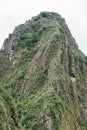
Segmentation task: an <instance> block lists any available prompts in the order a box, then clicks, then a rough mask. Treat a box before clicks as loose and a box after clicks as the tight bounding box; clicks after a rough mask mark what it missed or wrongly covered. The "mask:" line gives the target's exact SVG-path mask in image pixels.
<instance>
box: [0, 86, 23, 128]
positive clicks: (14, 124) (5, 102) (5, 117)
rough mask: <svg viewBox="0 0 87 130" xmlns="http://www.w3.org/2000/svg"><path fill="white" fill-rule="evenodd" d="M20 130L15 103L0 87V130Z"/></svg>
mask: <svg viewBox="0 0 87 130" xmlns="http://www.w3.org/2000/svg"><path fill="white" fill-rule="evenodd" d="M19 129H21V130H22V127H21V124H20V121H19V119H18V115H17V111H16V108H15V105H14V103H13V101H12V99H11V97H10V96H9V94H7V93H6V91H5V90H4V89H3V88H2V87H0V130H19Z"/></svg>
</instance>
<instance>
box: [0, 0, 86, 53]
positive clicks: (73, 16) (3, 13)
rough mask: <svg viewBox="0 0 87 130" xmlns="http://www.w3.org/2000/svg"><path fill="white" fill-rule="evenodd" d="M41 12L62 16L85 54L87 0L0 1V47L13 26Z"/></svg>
mask: <svg viewBox="0 0 87 130" xmlns="http://www.w3.org/2000/svg"><path fill="white" fill-rule="evenodd" d="M41 11H53V12H57V13H59V14H60V15H62V16H63V17H64V18H65V19H66V23H67V24H68V26H69V28H70V30H71V33H72V34H73V36H74V38H75V39H76V41H77V43H78V45H79V46H80V48H81V49H82V50H83V51H84V53H86V54H87V52H86V49H87V43H86V42H87V36H86V34H87V0H52V1H51V0H0V25H1V26H0V46H1V44H2V43H3V40H4V39H5V38H6V37H7V36H8V34H9V33H11V32H12V31H13V29H14V27H15V26H17V25H18V24H21V23H24V22H25V21H26V20H28V19H30V18H31V17H32V16H35V15H37V14H38V13H40V12H41Z"/></svg>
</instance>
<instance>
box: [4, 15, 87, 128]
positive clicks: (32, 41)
mask: <svg viewBox="0 0 87 130" xmlns="http://www.w3.org/2000/svg"><path fill="white" fill-rule="evenodd" d="M41 15H42V17H40V15H38V17H36V18H35V19H34V21H33V22H32V24H33V26H34V27H35V29H36V30H35V32H34V33H32V32H30V31H29V32H28V31H25V33H24V34H22V35H21V38H20V40H19V41H18V48H17V50H16V51H15V52H14V60H13V63H12V66H11V70H10V71H9V70H8V73H6V76H5V77H7V79H4V81H5V82H4V87H6V88H8V89H9V87H11V88H12V91H13V93H12V96H13V97H14V99H15V101H16V104H17V109H18V114H19V118H20V120H21V122H22V125H23V126H24V129H28V130H34V129H36V130H45V129H46V130H47V129H49V130H67V129H71V130H73V129H76V130H82V129H83V130H86V129H87V122H86V117H85V114H86V113H85V107H86V100H87V96H86V92H87V85H86V82H87V78H86V75H87V72H86V71H87V66H86V60H85V57H84V55H83V54H82V53H81V52H80V51H79V50H78V47H77V45H76V43H75V41H74V39H73V38H72V36H71V33H70V31H69V30H68V28H67V27H66V24H65V21H64V19H62V18H61V17H60V16H58V15H57V14H55V15H54V14H52V15H49V14H48V13H46V14H44V13H42V14H41ZM51 19H57V20H58V22H59V23H60V25H59V26H56V25H55V26H53V27H43V22H44V21H45V22H46V23H47V22H48V23H49V21H51ZM45 22H44V23H45ZM42 27H43V28H42ZM60 28H61V29H60ZM65 37H66V39H67V42H68V43H69V48H68V51H66V49H65V48H62V44H63V42H64V40H65V39H64V38H65ZM25 47H27V48H25ZM60 48H62V53H61V49H60ZM64 59H66V61H64ZM64 62H65V64H64ZM72 66H74V70H73V69H72ZM71 73H75V77H74V78H71ZM12 91H11V92H12Z"/></svg>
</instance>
